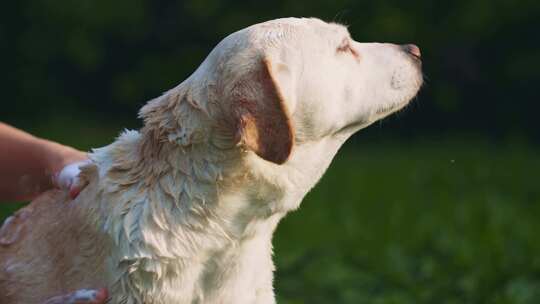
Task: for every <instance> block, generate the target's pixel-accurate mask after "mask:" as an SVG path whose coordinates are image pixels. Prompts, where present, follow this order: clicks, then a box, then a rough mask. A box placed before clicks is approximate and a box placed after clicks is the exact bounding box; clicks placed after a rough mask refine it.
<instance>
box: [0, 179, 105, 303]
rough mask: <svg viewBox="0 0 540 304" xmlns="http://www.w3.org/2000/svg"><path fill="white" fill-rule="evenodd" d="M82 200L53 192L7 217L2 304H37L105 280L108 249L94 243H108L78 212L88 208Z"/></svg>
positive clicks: (0, 260)
mask: <svg viewBox="0 0 540 304" xmlns="http://www.w3.org/2000/svg"><path fill="white" fill-rule="evenodd" d="M89 188H92V187H89ZM87 190H90V191H91V190H92V189H87ZM86 192H87V194H88V191H86ZM86 197H88V196H86ZM80 199H84V198H78V199H77V202H71V201H70V199H69V198H68V196H67V194H66V193H64V192H61V191H59V190H51V191H49V192H46V193H44V194H43V195H41V196H39V197H38V198H37V199H35V200H34V201H33V202H32V203H31V204H30V205H29V206H27V207H25V208H23V209H21V210H19V211H18V212H17V213H16V214H15V215H13V216H12V217H11V218H9V219H8V220H6V222H5V224H4V226H3V228H2V229H1V230H0V303H1V304H11V303H25V304H33V303H37V304H38V303H42V302H44V301H45V300H46V299H48V298H50V297H52V296H57V295H59V294H63V293H66V292H68V291H73V290H75V289H79V288H89V287H94V288H95V287H100V286H101V285H102V284H103V280H104V279H103V277H104V266H103V260H104V256H103V255H104V253H105V252H106V250H104V249H105V248H103V247H98V246H107V245H106V244H107V242H106V241H105V240H101V239H98V238H102V237H101V236H100V235H101V234H99V233H96V228H95V227H96V224H97V223H92V222H90V221H89V219H90V220H91V217H88V214H82V212H85V213H87V212H88V210H87V209H85V208H81V207H80V206H82V205H83V204H82V202H80V201H79V200H80Z"/></svg>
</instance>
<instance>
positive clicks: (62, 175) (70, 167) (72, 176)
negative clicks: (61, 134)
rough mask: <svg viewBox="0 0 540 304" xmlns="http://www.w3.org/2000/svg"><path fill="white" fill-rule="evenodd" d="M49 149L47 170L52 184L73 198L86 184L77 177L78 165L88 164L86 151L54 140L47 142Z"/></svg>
mask: <svg viewBox="0 0 540 304" xmlns="http://www.w3.org/2000/svg"><path fill="white" fill-rule="evenodd" d="M46 146H47V150H48V151H50V152H48V154H49V155H50V157H49V159H48V166H49V168H50V169H49V170H50V171H51V172H52V175H51V177H52V185H53V186H54V187H55V188H58V189H62V190H66V191H68V192H69V196H70V197H71V198H72V199H74V198H75V197H77V195H79V193H80V192H81V190H82V189H83V188H84V187H85V186H86V184H87V181H85V180H83V179H81V178H80V177H79V173H80V172H81V171H80V167H81V166H84V165H86V164H89V163H90V162H91V161H90V160H89V159H88V157H87V155H86V153H84V152H81V151H79V150H76V149H73V148H71V147H68V146H64V145H61V144H58V143H55V142H47V144H46Z"/></svg>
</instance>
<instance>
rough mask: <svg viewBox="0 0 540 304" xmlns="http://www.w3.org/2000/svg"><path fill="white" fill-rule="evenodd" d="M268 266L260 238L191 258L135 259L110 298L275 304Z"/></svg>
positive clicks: (164, 303)
mask: <svg viewBox="0 0 540 304" xmlns="http://www.w3.org/2000/svg"><path fill="white" fill-rule="evenodd" d="M273 269H274V266H273V263H272V260H271V254H270V240H267V239H263V238H254V239H250V240H247V241H245V242H242V244H237V245H234V246H231V247H230V248H227V249H224V250H219V251H214V252H201V253H200V254H199V255H198V256H197V257H194V258H192V259H179V260H175V261H173V260H163V261H159V260H158V261H148V260H140V261H138V262H135V263H133V264H132V266H131V267H128V269H125V270H127V271H124V272H123V274H122V277H121V279H120V280H119V281H118V282H117V284H115V285H114V290H113V301H112V303H148V304H171V303H175V304H176V303H186V304H187V303H189V304H191V303H197V304H214V303H261V304H269V303H275V301H274V294H273V290H272V272H273ZM126 291H128V292H127V293H126Z"/></svg>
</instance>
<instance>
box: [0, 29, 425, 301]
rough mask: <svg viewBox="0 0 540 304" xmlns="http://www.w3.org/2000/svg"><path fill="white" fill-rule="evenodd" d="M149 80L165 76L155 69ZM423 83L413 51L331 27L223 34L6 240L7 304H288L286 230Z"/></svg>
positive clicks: (1, 254)
mask: <svg viewBox="0 0 540 304" xmlns="http://www.w3.org/2000/svg"><path fill="white" fill-rule="evenodd" d="M149 76H151V75H149ZM421 84H422V73H421V68H420V52H419V50H418V48H417V47H416V46H414V45H406V46H398V45H394V44H379V43H358V42H356V41H354V40H352V39H351V37H350V35H349V33H348V32H347V30H346V28H345V27H343V26H341V25H338V24H328V23H325V22H322V21H320V20H318V19H295V18H287V19H278V20H273V21H269V22H265V23H261V24H256V25H254V26H251V27H248V28H246V29H243V30H241V31H238V32H236V33H234V34H232V35H230V36H229V37H227V38H225V39H224V40H223V41H222V42H220V43H219V44H218V46H216V48H215V49H214V50H213V51H212V52H211V53H210V55H209V56H208V58H206V60H205V61H204V62H203V63H202V64H201V66H200V67H199V68H198V69H197V70H196V71H195V73H193V75H191V76H190V77H189V78H188V79H186V80H185V81H184V82H182V83H181V84H180V85H178V86H177V87H175V88H173V89H171V90H170V91H168V92H166V93H165V94H164V95H163V96H161V97H159V98H157V99H155V100H152V101H150V102H149V103H148V104H147V105H146V106H145V107H143V108H142V109H141V111H140V116H141V117H142V118H143V119H144V127H143V128H142V129H141V130H140V131H125V132H124V133H122V134H121V135H120V137H119V138H118V139H117V140H116V141H115V142H113V143H112V144H111V145H109V146H106V147H104V148H100V149H96V150H94V151H93V152H92V153H91V154H90V158H91V159H92V160H93V164H91V165H87V166H84V167H82V168H81V170H82V171H81V178H85V179H86V180H88V182H89V184H88V186H87V187H86V188H85V189H84V190H83V191H82V192H81V194H80V195H79V196H78V197H77V198H76V199H75V200H74V201H73V202H68V201H69V199H68V198H67V194H66V193H63V192H60V191H51V192H49V193H46V194H44V195H43V196H41V197H40V198H38V199H37V200H35V201H34V202H33V203H32V204H31V205H30V206H29V207H27V208H24V209H23V210H21V211H19V212H18V214H17V215H16V216H15V217H14V218H13V219H12V221H11V223H10V227H11V228H9V229H3V234H4V235H2V236H0V237H1V238H6V239H10V238H11V239H12V242H9V244H4V246H3V247H1V248H0V261H1V262H0V263H1V267H0V297H3V298H1V300H0V302H1V303H25V304H32V303H41V302H43V301H45V300H46V299H48V298H50V297H52V296H55V295H58V294H62V293H66V292H69V291H72V290H76V289H80V288H87V287H99V286H106V287H107V288H108V289H109V291H110V296H111V301H110V303H147V304H158V303H176V304H178V303H199V304H201V303H275V299H274V292H273V288H272V272H273V270H274V265H273V263H272V244H271V239H272V233H273V232H274V230H275V228H276V225H277V224H278V222H279V220H280V219H281V218H283V216H284V215H285V214H286V213H287V212H289V211H291V210H295V209H296V208H298V206H299V205H300V202H301V201H302V198H303V197H304V195H305V194H306V193H307V192H308V191H309V190H310V189H311V188H312V187H313V186H314V185H315V183H316V182H317V181H318V180H319V179H320V177H321V176H322V175H323V173H324V171H325V170H326V168H327V167H328V165H329V164H330V162H331V160H332V158H333V157H334V155H335V153H336V152H337V150H338V149H339V147H340V146H341V145H342V144H343V143H344V142H345V140H346V139H347V138H348V137H349V136H351V135H352V134H353V133H355V132H356V131H358V130H360V129H362V128H364V127H366V126H368V125H369V124H371V123H373V122H374V121H376V120H378V119H380V118H382V117H384V116H387V115H389V114H390V113H392V112H394V111H397V110H398V109H401V108H402V107H403V106H405V105H406V104H407V103H408V101H409V100H410V99H411V98H413V97H414V96H415V95H416V93H417V91H418V90H419V88H420V86H421Z"/></svg>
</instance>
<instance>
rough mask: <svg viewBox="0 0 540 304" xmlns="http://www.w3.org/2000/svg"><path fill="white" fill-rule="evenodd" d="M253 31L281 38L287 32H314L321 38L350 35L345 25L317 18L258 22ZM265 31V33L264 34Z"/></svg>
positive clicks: (299, 33)
mask: <svg viewBox="0 0 540 304" xmlns="http://www.w3.org/2000/svg"><path fill="white" fill-rule="evenodd" d="M252 33H255V34H256V35H259V34H262V35H264V36H267V37H272V38H279V37H280V36H283V35H287V34H297V35H302V34H305V33H314V34H315V35H316V36H318V37H319V38H323V39H328V40H334V39H336V37H338V38H339V37H343V36H348V35H349V34H348V30H347V28H346V27H345V26H343V25H341V24H338V23H327V22H324V21H322V20H320V19H317V18H282V19H275V20H270V21H267V22H263V23H259V24H256V25H254V26H253V27H252ZM263 33H264V34H263Z"/></svg>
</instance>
